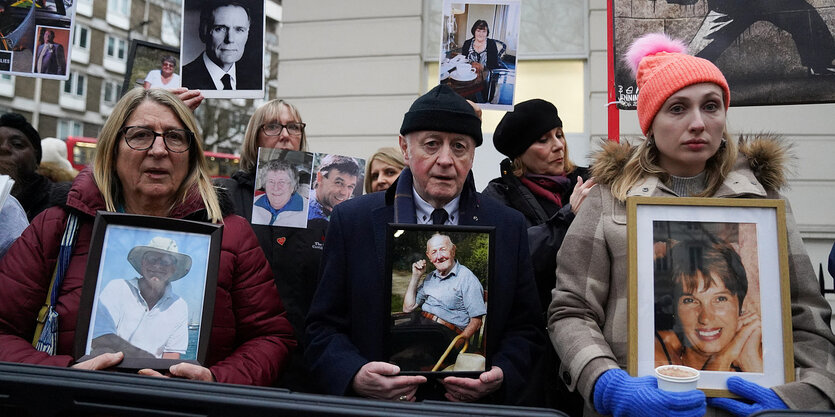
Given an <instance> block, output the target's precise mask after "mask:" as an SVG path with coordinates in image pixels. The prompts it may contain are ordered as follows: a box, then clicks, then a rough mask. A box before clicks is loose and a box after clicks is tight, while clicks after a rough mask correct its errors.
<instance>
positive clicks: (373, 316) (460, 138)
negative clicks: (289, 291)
mask: <svg viewBox="0 0 835 417" xmlns="http://www.w3.org/2000/svg"><path fill="white" fill-rule="evenodd" d="M482 141H483V139H482V135H481V120H480V118H479V116H478V114H477V113H476V109H475V108H474V107H473V106H472V105H471V104H470V103H468V102H467V101H466V100H465V99H464V98H462V97H461V96H459V95H457V94H456V93H455V92H454V91H453V90H452V89H451V88H450V87H448V86H445V85H440V86H437V87H435V88H433V89H432V90H431V91H429V92H428V93H426V94H424V95H423V96H421V97H419V98H418V99H417V100H416V101H415V102H414V103H413V104H412V106H411V108H410V109H409V111H408V112H407V113H406V115H405V116H404V117H403V124H402V125H401V128H400V137H399V142H400V149H401V150H402V152H403V156H404V159H405V161H406V165H407V166H406V168H405V169H403V171H402V172H401V173H400V177H399V178H398V179H397V181H396V182H395V183H394V184H393V185H392V186H391V187H390V188H389V189H388V190H387V191H386V192H385V193H373V194H366V195H364V196H362V197H359V198H355V199H353V200H349V201H346V202H344V203H342V204H340V205H338V206H337V207H336V208H335V209H334V211H333V213H332V214H331V218H330V225H329V227H328V232H327V237H326V239H325V247H324V252H323V256H322V268H321V276H320V283H319V287H318V289H317V292H316V295H315V296H314V299H313V303H312V305H311V308H310V313H309V314H308V317H307V329H306V331H307V339H308V346H307V347H306V349H305V358H306V360H307V362H308V364H309V365H310V369H311V372H312V373H313V378H314V379H315V380H317V381H318V382H319V385H320V387H321V389H322V390H323V391H324V392H326V393H328V394H332V395H357V396H362V397H370V398H379V399H389V400H400V401H414V400H422V399H436V400H438V399H446V400H449V401H467V402H474V401H485V402H493V403H503V404H519V403H523V402H524V401H525V398H524V396H523V395H522V393H523V391H524V388H525V386H526V385H527V383H528V377H529V376H530V375H531V374H532V373H533V369H532V368H533V365H534V363H535V362H536V360H537V359H538V358H539V357H540V355H542V353H543V351H544V348H545V345H546V343H547V340H546V339H545V336H544V332H543V329H544V322H543V320H542V316H541V314H540V313H539V311H540V308H539V303H538V302H537V296H536V288H535V284H534V281H533V271H532V267H531V261H530V256H529V254H528V245H527V234H526V230H525V220H524V218H523V217H522V215H521V214H520V213H518V212H516V211H514V210H512V209H509V208H507V207H505V206H502V205H501V204H499V203H497V202H495V201H493V200H491V199H488V198H484V197H482V196H481V194H479V193H478V192H476V191H475V183H474V181H473V177H472V172H471V168H472V166H473V157H474V155H475V148H476V147H477V146H479V145H481V143H482ZM388 223H413V224H414V223H416V224H443V225H473V226H494V227H495V228H496V230H495V234H494V236H493V239H494V242H495V248H496V250H495V254H496V257H497V258H500V259H494V265H495V267H494V277H495V279H494V280H493V281H492V282H491V287H490V288H489V291H490V292H491V293H493V294H495V295H494V296H491V297H490V300H489V302H488V306H487V309H488V314H487V316H486V317H485V319H484V322H485V323H486V326H487V329H486V332H485V334H486V349H487V355H488V356H489V358H488V363H489V364H491V365H492V366H491V368H490V369H485V371H484V372H482V373H481V374H480V375H479V376H478V378H462V377H452V376H447V377H441V376H438V377H435V376H434V375H432V376H429V377H428V378H427V377H424V376H404V375H399V373H400V369H399V367H398V366H396V365H394V364H391V363H387V362H385V360H386V344H385V333H386V331H387V326H389V325H390V308H389V305H388V303H387V302H386V299H387V298H390V297H389V295H390V292H389V291H390V290H389V289H388V288H387V286H388V284H387V282H388V283H390V279H391V278H390V277H386V273H385V270H386V268H385V262H386V261H385V260H386V258H387V256H386V253H385V248H386V225H387V224H388Z"/></svg>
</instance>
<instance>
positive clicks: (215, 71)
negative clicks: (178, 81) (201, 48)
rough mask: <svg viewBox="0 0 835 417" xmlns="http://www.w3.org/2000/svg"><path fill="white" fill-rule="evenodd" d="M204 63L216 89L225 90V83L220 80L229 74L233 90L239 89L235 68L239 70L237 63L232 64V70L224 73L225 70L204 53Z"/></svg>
mask: <svg viewBox="0 0 835 417" xmlns="http://www.w3.org/2000/svg"><path fill="white" fill-rule="evenodd" d="M203 63H204V64H206V69H207V70H208V71H209V76H210V77H212V82H214V83H215V89H217V90H223V82H222V81H220V79H221V78H222V77H223V75H224V74H229V78H231V80H229V81H230V83H231V84H232V89H233V90H235V89H237V86H238V82H237V80H238V78H237V77H236V72H235V68H237V63H235V64H232V68H229V71H228V72H227V71H224V70H223V68H221V67H219V66H217V64H215V63H214V61H212V60H211V59H209V57H208V56H207V55H206V52H203Z"/></svg>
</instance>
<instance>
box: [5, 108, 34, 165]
mask: <svg viewBox="0 0 835 417" xmlns="http://www.w3.org/2000/svg"><path fill="white" fill-rule="evenodd" d="M0 127H10V128H12V129H17V130H19V131H20V132H21V133H23V136H26V139H29V142H30V143H31V144H32V147H33V148H35V160H36V161H37V162H38V164H39V165H40V163H41V156H42V155H43V150H41V135H40V134H38V131H37V130H35V128H34V127H32V125H30V124H29V122H27V121H26V118H25V117H23V116H22V115H20V114H18V113H5V114H3V115H2V116H0Z"/></svg>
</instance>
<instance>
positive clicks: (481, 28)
mask: <svg viewBox="0 0 835 417" xmlns="http://www.w3.org/2000/svg"><path fill="white" fill-rule="evenodd" d="M470 33H472V34H473V37H472V38H470V39H467V40H466V41H464V44H463V45H462V46H461V55H464V56H465V57H467V59H469V60H470V65H472V66H473V68H475V69H476V70H477V71H481V72H482V73H484V72H487V71H490V70H492V69H496V68H500V67H501V65H500V64H499V44H498V43H496V41H495V40H494V39H488V38H487V36H488V35H490V28H489V27H488V26H487V21H485V20H482V19H479V20H476V21H475V23H473V27H472V28H471V29H470Z"/></svg>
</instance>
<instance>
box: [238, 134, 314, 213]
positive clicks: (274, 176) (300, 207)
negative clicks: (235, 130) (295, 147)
mask: <svg viewBox="0 0 835 417" xmlns="http://www.w3.org/2000/svg"><path fill="white" fill-rule="evenodd" d="M312 166H313V154H312V153H310V152H298V151H288V150H286V149H273V148H258V168H257V170H256V173H255V193H254V194H253V195H254V196H255V197H254V198H253V200H252V224H264V225H269V226H285V227H302V228H303V227H306V226H307V212H308V207H309V204H308V201H307V199H308V196H309V195H310V172H311V167H312Z"/></svg>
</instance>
